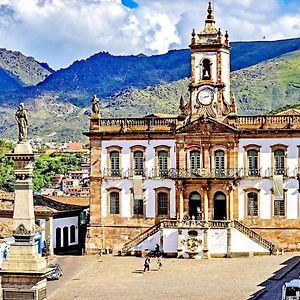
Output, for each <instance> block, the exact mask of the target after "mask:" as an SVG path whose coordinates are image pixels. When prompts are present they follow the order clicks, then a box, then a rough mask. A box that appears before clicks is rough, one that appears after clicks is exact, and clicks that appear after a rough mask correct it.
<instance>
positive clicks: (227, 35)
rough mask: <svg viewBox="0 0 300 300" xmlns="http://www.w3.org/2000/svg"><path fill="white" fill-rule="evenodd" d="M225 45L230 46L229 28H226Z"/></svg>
mask: <svg viewBox="0 0 300 300" xmlns="http://www.w3.org/2000/svg"><path fill="white" fill-rule="evenodd" d="M225 45H226V46H228V47H229V34H228V31H227V30H226V33H225Z"/></svg>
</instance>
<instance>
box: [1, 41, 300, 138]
mask: <svg viewBox="0 0 300 300" xmlns="http://www.w3.org/2000/svg"><path fill="white" fill-rule="evenodd" d="M252 44H253V45H252ZM297 49H300V39H293V40H286V41H276V42H265V41H263V42H253V43H252V42H238V43H232V56H231V60H232V69H233V70H236V69H237V68H241V67H245V66H248V65H249V64H250V67H245V68H243V69H239V70H236V71H234V72H233V73H232V91H233V92H234V93H235V96H236V101H237V105H238V111H239V114H247V115H253V114H261V113H266V112H269V111H271V110H274V109H278V108H280V107H282V106H285V105H287V104H297V103H300V88H299V85H300V83H299V82H300V78H299V74H300V69H299V62H300V50H298V51H297ZM287 52H289V53H287ZM285 53H287V54H285ZM282 54H284V55H282ZM280 55H281V56H280ZM278 56H279V57H278ZM266 57H267V58H271V59H270V60H268V61H263V60H264V59H265V58H266ZM257 62H260V63H258V64H255V63H257ZM253 64H255V65H253ZM39 65H41V64H39ZM44 69H45V68H44ZM189 70H190V52H189V50H173V51H170V52H168V53H167V54H164V55H157V56H152V57H147V56H143V55H138V56H112V55H110V54H108V53H99V54H95V55H93V56H92V57H90V58H88V59H86V60H82V61H77V62H74V63H73V64H72V65H71V66H70V67H69V68H66V69H62V70H59V71H57V72H55V73H54V74H52V75H50V76H48V77H47V78H46V79H45V80H44V81H43V82H41V83H39V84H37V86H27V87H22V88H19V89H17V90H15V91H2V92H1V93H0V132H1V137H6V138H9V139H12V138H16V124H15V121H14V113H15V110H16V105H17V104H18V103H19V102H20V101H24V102H26V107H27V108H28V110H29V114H30V126H29V135H30V136H31V137H35V138H36V137H42V138H43V140H48V141H49V140H54V141H67V140H79V139H83V138H84V136H83V135H82V131H86V130H88V122H89V119H88V115H89V112H90V107H91V98H92V95H93V94H97V95H98V96H99V97H100V99H101V101H100V103H101V114H102V116H104V117H120V116H123V117H124V116H129V117H130V116H142V115H146V114H150V113H178V105H179V99H180V96H182V95H183V96H184V97H185V99H187V97H188V84H189V79H187V77H189V76H190V71H189ZM50 71H51V70H50ZM50 71H49V72H50ZM2 75H3V76H2ZM2 78H4V79H3V80H6V81H7V82H8V83H9V82H10V84H11V85H12V86H13V85H14V84H15V81H11V78H13V77H11V73H8V71H4V70H1V68H0V86H1V80H2ZM17 79H18V78H17ZM8 83H7V85H8ZM12 88H13V87H12Z"/></svg>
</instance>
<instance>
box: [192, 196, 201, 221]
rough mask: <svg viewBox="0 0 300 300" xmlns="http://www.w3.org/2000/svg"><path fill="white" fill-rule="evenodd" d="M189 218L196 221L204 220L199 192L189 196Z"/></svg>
mask: <svg viewBox="0 0 300 300" xmlns="http://www.w3.org/2000/svg"><path fill="white" fill-rule="evenodd" d="M189 216H190V218H192V217H193V216H194V217H195V218H196V219H201V218H202V206H201V196H200V194H199V193H198V192H192V193H191V194H190V196H189Z"/></svg>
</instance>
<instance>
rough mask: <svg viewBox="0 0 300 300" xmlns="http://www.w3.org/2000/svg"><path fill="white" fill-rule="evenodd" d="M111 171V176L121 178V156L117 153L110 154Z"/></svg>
mask: <svg viewBox="0 0 300 300" xmlns="http://www.w3.org/2000/svg"><path fill="white" fill-rule="evenodd" d="M110 170H111V176H112V177H115V176H120V154H119V152H117V151H112V152H111V153H110Z"/></svg>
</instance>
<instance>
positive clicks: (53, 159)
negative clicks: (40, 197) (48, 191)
mask: <svg viewBox="0 0 300 300" xmlns="http://www.w3.org/2000/svg"><path fill="white" fill-rule="evenodd" d="M81 161H82V155H81V154H55V153H53V154H50V155H48V154H43V155H41V156H40V157H39V158H38V159H37V160H36V162H35V166H34V172H33V187H34V191H40V189H41V188H43V187H46V188H50V187H52V182H51V180H52V178H53V177H54V175H55V174H65V173H66V172H67V171H71V170H73V171H75V170H79V168H80V163H81Z"/></svg>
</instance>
